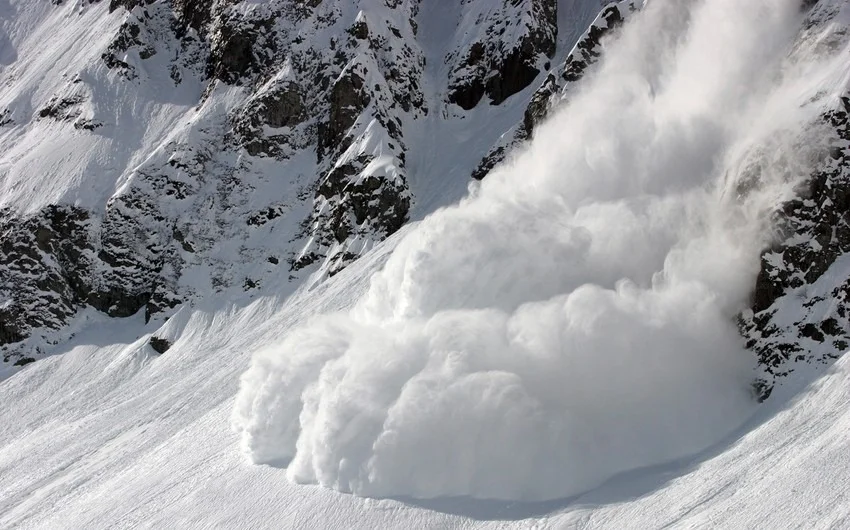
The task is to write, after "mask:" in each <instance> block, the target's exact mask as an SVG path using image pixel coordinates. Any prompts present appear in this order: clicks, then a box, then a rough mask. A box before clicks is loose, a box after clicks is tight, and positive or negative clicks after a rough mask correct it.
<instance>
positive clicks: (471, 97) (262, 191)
mask: <svg viewBox="0 0 850 530" xmlns="http://www.w3.org/2000/svg"><path fill="white" fill-rule="evenodd" d="M585 3H587V4H588V6H589V7H588V8H586V9H585V12H586V13H594V12H595V11H597V10H598V6H599V3H598V2H597V1H596V0H592V1H590V0H588V2H585ZM558 7H559V6H558V3H557V2H556V1H555V0H475V1H470V0H466V1H464V2H462V3H461V4H460V5H459V6H457V8H456V9H455V8H452V9H441V10H435V9H434V7H433V6H429V5H422V4H421V2H420V0H360V1H354V2H352V1H350V0H324V1H320V0H309V1H304V0H276V1H272V2H264V3H254V2H239V1H231V0H209V1H204V2H186V1H182V0H172V1H166V2H147V1H144V0H111V1H110V2H108V3H98V2H95V3H92V4H88V3H86V4H81V5H80V6H70V5H64V4H62V3H57V4H55V5H52V6H51V7H50V8H49V9H48V8H44V6H42V8H41V10H33V11H32V13H29V15H27V16H25V15H23V11H19V12H18V14H17V16H18V17H19V18H21V19H24V20H21V21H19V22H20V24H21V25H27V24H28V25H29V27H30V29H31V28H32V27H40V26H44V29H45V31H46V32H47V31H54V32H55V31H57V30H58V31H60V32H61V33H62V34H65V33H67V34H68V35H69V39H73V38H78V39H79V40H78V41H77V42H75V43H74V44H76V45H78V46H82V47H83V49H84V52H80V53H70V54H69V55H66V56H63V57H61V58H60V59H59V60H58V61H56V62H55V63H52V64H51V67H49V68H48V67H44V65H42V64H41V61H42V59H44V58H45V57H47V56H49V55H50V54H51V53H53V52H52V51H51V50H50V49H49V48H48V47H44V46H42V47H40V46H37V45H33V44H32V43H31V42H29V41H27V40H26V39H23V38H21V39H17V40H16V39H15V38H13V37H14V27H13V31H11V32H10V38H9V40H10V43H11V45H12V47H13V48H14V49H15V53H16V55H17V57H16V58H15V60H13V61H10V62H8V64H4V65H3V67H2V68H3V69H2V70H0V75H2V76H3V78H4V81H6V83H7V85H9V86H10V87H11V89H10V90H9V92H8V93H7V94H6V95H5V97H4V98H3V99H2V100H0V110H2V124H3V125H2V127H3V129H0V134H2V136H0V142H2V143H3V145H5V146H7V147H8V149H7V153H9V154H7V156H6V158H5V164H6V166H5V167H11V171H9V172H7V176H6V181H7V182H8V183H9V186H13V187H15V186H17V188H16V189H18V190H24V191H23V192H21V193H20V194H18V195H17V196H16V195H15V194H12V195H11V196H8V197H4V199H3V205H4V209H3V210H2V212H3V213H2V223H1V224H0V229H2V233H3V245H2V249H0V271H2V273H3V274H2V276H0V283H1V284H2V300H0V348H2V354H3V358H4V360H6V361H8V362H14V361H16V360H18V359H20V358H22V357H32V356H36V357H37V355H38V354H39V352H40V350H41V349H42V348H43V347H44V346H46V345H49V344H50V343H51V342H56V341H59V340H64V339H66V338H67V337H68V336H69V334H70V333H71V331H70V330H71V329H73V322H74V320H75V318H77V315H78V314H79V311H80V309H82V308H85V307H91V308H94V309H96V310H98V311H101V312H104V313H106V314H108V315H110V316H116V317H123V316H128V315H132V314H135V313H137V312H139V311H143V312H144V315H145V318H146V319H164V318H167V317H168V316H169V315H170V314H171V313H172V312H173V311H174V310H175V309H176V308H178V307H179V306H180V305H181V304H192V303H193V302H194V301H196V300H199V299H200V298H203V297H206V296H208V295H209V294H210V293H218V294H220V295H221V294H225V293H226V295H227V296H228V297H230V298H233V297H239V296H250V292H251V291H252V290H253V289H255V288H256V287H257V286H259V285H261V284H262V283H264V282H266V281H281V279H283V281H284V282H286V281H289V282H292V283H293V285H295V284H297V283H299V282H300V281H301V280H302V279H303V278H306V277H308V276H310V275H312V277H313V278H314V281H316V280H320V279H321V278H322V277H326V276H328V275H333V274H335V273H337V272H338V271H339V270H341V269H342V268H343V267H345V266H346V265H347V264H349V263H350V262H351V261H352V260H355V259H357V257H358V256H360V255H361V254H362V253H363V252H365V251H367V250H368V249H370V248H371V246H372V245H373V244H374V243H375V242H378V241H381V240H382V239H384V238H386V237H387V236H389V235H390V234H392V233H393V232H395V231H396V230H398V229H399V228H400V227H401V226H402V225H404V224H405V223H406V222H407V221H408V220H410V219H411V212H412V210H413V209H414V207H415V204H416V200H417V197H416V193H415V190H414V189H413V188H412V187H411V183H410V181H409V172H410V169H409V165H410V163H411V160H410V159H409V158H410V156H411V153H412V152H414V151H417V150H416V149H411V147H412V145H411V144H412V143H413V142H416V143H417V146H421V145H425V144H432V147H431V148H430V149H427V150H426V149H421V148H419V149H418V152H417V153H414V154H416V160H415V161H414V163H416V164H418V166H419V168H420V171H419V173H420V174H421V173H423V171H422V170H421V168H422V167H427V166H428V165H429V164H430V163H431V161H430V160H429V159H430V158H431V156H433V155H432V153H435V152H440V151H443V149H435V148H434V146H436V145H439V144H440V143H452V142H453V140H452V139H450V138H429V137H428V136H429V132H430V131H432V130H434V127H433V125H432V124H433V123H435V122H436V121H438V120H446V119H449V120H454V122H455V123H456V124H459V125H458V126H457V127H455V130H457V129H460V128H461V127H462V121H463V120H466V119H467V113H470V112H473V111H474V108H475V107H476V106H477V105H479V104H480V105H490V106H493V107H500V108H502V109H504V110H505V111H506V112H507V113H508V114H511V113H512V114H513V115H514V116H519V114H520V113H521V112H522V109H523V108H524V107H525V105H526V100H527V99H528V97H529V94H530V93H531V92H532V91H533V90H534V89H536V86H537V85H538V84H539V81H540V79H542V78H543V77H544V76H545V75H546V73H547V70H549V69H550V68H551V65H550V58H551V57H552V56H553V55H554V54H555V52H556V48H557V47H558V46H562V47H563V46H566V45H568V46H572V44H573V43H568V44H566V45H565V44H564V43H559V42H558V40H557V35H558V30H559V28H558ZM437 11H439V12H437ZM27 17H28V18H27ZM587 22H589V19H588V20H587V21H586V22H581V21H579V23H580V24H582V25H584V24H586V23H587ZM69 24H70V26H69ZM423 25H424V26H426V27H428V29H429V31H431V30H433V28H434V27H436V26H439V27H440V28H442V31H445V32H446V35H450V36H451V37H450V38H449V39H447V41H446V42H438V41H437V40H436V39H434V38H433V36H432V35H423V34H422V33H421V26H423ZM571 31H572V32H575V30H571ZM83 36H85V38H82V37H83ZM429 63H430V64H429ZM39 66H41V67H42V68H43V70H42V71H40V72H36V73H35V74H34V75H29V79H27V75H26V74H29V73H30V72H28V71H27V70H28V68H30V67H32V68H33V69H34V68H36V67H39ZM59 71H61V73H59ZM37 76H40V78H41V79H37V78H36V77H37ZM36 81H41V82H42V85H41V86H40V87H39V89H37V90H36V89H35V88H34V85H35V83H36ZM523 91H525V93H522V92H523ZM484 96H487V98H486V100H487V101H486V102H485V101H482V99H483V98H484ZM24 97H26V99H27V104H26V105H25V104H23V103H22V99H23V98H24ZM513 119H515V118H510V120H513ZM157 121H159V123H157ZM154 129H156V130H154ZM45 131H48V132H45ZM500 133H501V131H499V130H496V129H494V131H493V132H492V133H491V134H490V138H489V140H487V139H485V140H484V141H485V142H486V143H489V144H492V143H493V142H495V141H496V140H497V138H498V135H499V134H500ZM36 143H40V144H41V145H42V147H41V148H42V149H47V146H46V145H44V144H49V145H51V146H52V147H51V148H52V149H53V152H57V151H62V150H66V151H69V152H70V151H75V152H76V154H75V155H73V158H74V160H72V161H70V162H69V161H68V160H65V161H56V162H55V163H54V164H52V165H49V164H42V163H38V162H37V161H34V160H32V159H31V158H30V159H28V157H27V155H26V154H25V153H23V151H25V150H26V149H27V145H28V144H31V145H32V144H36ZM479 143H480V142H479ZM457 149H458V150H461V149H464V146H462V145H460V146H458V147H457ZM98 150H100V151H102V152H103V151H106V152H108V154H107V155H105V157H99V155H98V152H97V151H98ZM87 151H88V152H87ZM468 151H469V152H470V153H471V154H470V155H469V159H470V161H472V160H473V159H475V158H479V157H480V156H481V154H482V153H481V151H480V147H476V148H475V149H470V150H468ZM476 151H477V152H476ZM115 152H118V153H119V154H118V155H115V154H114V153H115ZM122 152H123V153H124V154H125V155H128V156H123V157H121V156H120V154H121V153H122ZM34 156H35V155H32V157H33V158H34ZM42 158H43V157H42ZM99 158H105V159H106V161H105V162H103V161H101V160H99ZM93 166H95V167H96V170H97V172H98V173H99V179H95V178H93V177H92V176H90V175H89V174H88V173H89V172H90V171H91V170H92V169H93ZM104 166H106V167H104ZM472 169H473V166H472V163H471V162H470V163H469V164H467V165H466V166H465V167H464V166H463V165H462V164H461V166H460V167H458V168H457V169H456V173H457V180H458V182H459V186H458V187H459V189H462V187H463V186H465V184H464V183H463V181H464V180H466V179H467V178H468V176H469V173H470V172H471V170H472ZM33 170H35V171H37V172H39V173H41V175H37V178H38V179H40V180H42V181H43V183H42V184H43V185H42V186H39V184H38V183H37V182H36V183H35V185H33V181H31V180H30V181H27V178H26V176H25V175H24V173H26V172H30V171H33ZM74 172H77V173H78V177H77V179H78V181H80V182H83V181H85V185H83V186H77V187H74V186H68V187H67V188H65V189H59V190H53V191H52V192H50V193H41V192H42V191H43V188H47V187H48V186H50V184H51V183H52V182H59V181H60V180H64V179H65V178H66V176H64V175H63V173H66V174H69V173H74ZM70 180H73V179H70ZM96 180H99V181H100V184H101V185H99V186H98V185H95V186H94V188H95V189H93V190H85V189H84V188H85V187H86V186H89V182H88V181H96ZM423 186H424V187H427V182H426V183H425V184H424V185H423V184H420V187H423ZM40 188H42V189H40ZM89 192H90V193H89ZM81 197H82V199H81Z"/></svg>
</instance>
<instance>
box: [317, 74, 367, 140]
mask: <svg viewBox="0 0 850 530" xmlns="http://www.w3.org/2000/svg"><path fill="white" fill-rule="evenodd" d="M369 99H370V98H369V95H368V94H367V93H366V92H365V91H364V90H363V78H362V77H360V76H359V75H358V74H357V73H356V72H352V71H349V72H346V74H345V75H343V76H342V77H340V78H339V79H338V80H337V81H336V83H334V85H333V87H332V89H331V94H330V116H329V118H328V121H327V122H326V123H324V124H322V125H320V126H319V149H320V151H319V153H320V156H321V154H322V153H326V152H328V151H330V150H331V149H334V148H337V146H339V144H340V142H341V141H342V139H343V137H344V136H345V133H346V132H347V131H348V129H350V128H351V126H353V125H354V122H355V121H356V120H357V117H358V116H359V115H360V113H361V112H363V109H364V108H365V107H366V105H368V104H369Z"/></svg>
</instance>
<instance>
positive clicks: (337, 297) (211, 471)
mask: <svg viewBox="0 0 850 530" xmlns="http://www.w3.org/2000/svg"><path fill="white" fill-rule="evenodd" d="M730 13H735V16H730ZM801 17H802V15H801V14H800V12H799V1H797V0H746V1H742V0H713V1H708V2H703V1H694V0H670V1H659V0H653V1H650V2H648V3H647V5H646V7H645V8H644V10H643V11H642V12H640V13H639V14H637V15H635V16H634V17H633V18H632V19H630V22H629V23H628V24H627V25H626V26H625V27H624V28H623V30H622V32H621V34H620V35H619V37H618V38H617V39H616V40H615V41H612V42H610V43H608V44H607V46H608V49H607V50H606V55H605V59H604V60H603V61H602V62H601V63H600V64H599V66H598V68H597V69H596V70H595V71H594V72H593V73H592V74H591V75H590V76H589V78H588V79H587V80H586V81H585V82H584V83H583V85H582V86H581V88H580V89H579V90H578V91H577V93H576V94H573V95H572V96H571V100H570V101H569V102H568V103H567V104H565V105H564V106H563V107H562V108H560V109H559V110H558V111H557V112H556V113H555V115H554V116H553V117H552V118H551V119H550V120H549V121H548V122H547V123H546V124H544V125H542V126H540V127H539V128H538V129H537V132H536V136H535V138H534V139H533V141H532V142H531V143H530V144H529V145H528V146H527V147H526V148H525V149H524V150H523V151H522V152H520V153H517V154H516V155H515V156H514V157H513V158H512V159H511V160H510V161H509V162H508V163H506V164H505V165H503V166H502V167H500V168H498V169H497V170H496V171H494V172H493V173H492V174H491V175H489V176H488V177H487V178H486V179H485V180H484V181H483V182H482V183H481V184H476V185H474V186H471V188H470V191H469V195H468V197H466V198H464V199H463V200H462V201H461V202H460V203H459V204H456V205H453V206H449V207H446V208H443V209H440V210H437V211H435V212H433V213H431V214H430V215H428V216H425V217H424V219H423V220H421V221H419V222H416V223H413V224H410V225H408V226H406V227H404V228H403V229H402V230H401V231H400V232H398V233H396V234H395V235H394V236H392V237H391V238H390V239H388V240H387V241H385V242H383V243H382V244H380V245H378V246H376V248H374V249H373V250H372V251H371V252H370V253H368V254H367V255H366V256H365V257H363V258H361V259H359V260H357V261H356V262H354V264H353V265H351V266H349V267H348V268H346V269H345V270H343V271H342V272H341V273H339V274H337V275H335V276H333V277H332V278H329V279H327V280H326V281H323V282H305V283H304V284H303V285H302V286H301V287H300V288H299V289H298V290H297V291H295V292H294V293H292V294H288V293H287V294H286V295H284V294H281V292H280V289H278V288H277V287H278V286H275V285H274V284H272V283H271V282H269V283H267V284H265V285H263V286H262V287H261V291H260V292H262V293H263V296H260V297H259V298H257V299H255V300H253V301H250V300H248V299H247V298H246V299H244V300H243V301H240V302H232V301H223V300H220V299H212V298H211V299H208V300H205V301H203V302H200V303H198V304H197V305H195V306H194V307H189V306H185V307H183V308H182V309H181V310H180V311H179V312H178V313H177V314H176V315H174V316H173V317H171V318H170V319H169V320H168V321H167V322H166V323H165V324H164V325H162V327H160V328H158V329H156V326H159V324H156V325H145V324H144V322H143V318H142V315H137V316H135V317H131V318H128V319H110V318H106V317H103V316H102V315H99V314H97V313H96V312H94V311H92V312H91V313H87V314H85V315H83V316H82V317H81V318H80V321H79V322H78V323H76V324H75V325H76V326H77V329H76V333H75V335H74V337H73V339H71V340H70V341H69V342H67V343H64V344H61V345H59V346H57V347H56V348H55V350H54V351H53V352H52V353H55V354H56V355H52V356H49V357H47V358H46V359H43V360H39V361H37V362H35V363H32V364H29V365H27V366H25V367H23V368H21V369H18V368H8V369H4V370H6V371H5V372H0V403H3V407H2V408H0V528H16V529H17V528H22V529H23V528H32V529H89V528H95V529H103V528H246V529H255V528H275V529H277V528H299V529H300V528H310V529H312V528H315V529H326V528H328V529H354V528H362V529H378V528H416V529H419V528H435V529H436V528H441V529H442V528H458V529H461V528H462V529H473V528H613V529H625V528H628V529H631V528H637V529H655V528H659V529H660V528H670V527H673V528H765V529H775V528H839V529H840V528H850V435H849V434H850V358H848V357H847V356H845V357H843V358H841V359H839V360H838V361H837V362H836V364H835V365H834V366H832V367H831V368H830V369H829V370H828V371H827V372H825V373H824V372H823V371H818V369H817V368H815V367H812V368H811V370H810V371H805V370H800V371H798V372H796V373H795V374H794V375H793V377H791V378H789V379H788V380H787V381H786V382H785V384H784V385H782V386H781V387H778V388H777V389H776V390H775V391H774V393H773V395H772V396H771V398H770V399H769V400H768V401H767V402H766V403H764V404H761V405H759V404H757V403H756V401H755V399H754V397H753V394H752V390H751V384H752V381H753V379H754V377H755V374H756V367H755V362H754V359H753V355H752V353H751V352H748V351H746V350H745V349H744V345H743V343H742V339H741V338H740V336H739V333H738V330H737V329H736V326H735V316H736V315H737V314H738V313H739V312H740V311H742V310H743V309H745V308H746V307H747V306H748V303H749V295H750V290H751V288H752V285H753V283H754V280H755V276H756V274H757V273H758V269H759V255H760V252H761V249H762V248H764V247H765V246H766V245H767V244H768V243H769V241H770V238H771V235H772V230H773V228H774V227H772V226H771V219H772V213H773V212H774V211H775V209H776V208H777V207H778V206H779V205H780V204H782V202H783V201H784V200H785V199H787V198H788V197H790V196H791V194H792V192H793V190H794V187H795V186H797V185H798V184H799V183H800V182H801V179H803V178H804V177H805V176H806V175H807V173H808V170H809V168H810V162H811V161H812V160H815V159H817V158H818V157H820V156H823V154H824V152H825V150H826V149H827V142H828V141H829V140H830V139H829V138H828V137H827V135H826V134H825V133H824V131H823V130H822V128H821V127H820V126H818V123H819V116H820V114H821V113H822V112H823V111H824V110H825V109H826V108H830V107H831V106H833V105H834V103H835V101H836V99H837V98H838V96H839V95H840V94H841V93H843V92H844V89H845V87H846V85H847V81H848V67H847V66H846V63H847V60H846V57H847V52H848V50H847V49H831V48H829V47H824V46H819V43H820V42H821V40H820V39H821V37H822V36H823V35H819V34H811V33H810V32H806V31H805V30H804V29H803V28H801ZM829 29H830V28H826V29H825V30H824V31H829ZM163 123H165V122H163ZM439 189H440V183H433V184H431V190H430V191H429V193H430V194H431V195H432V196H436V195H437V194H438V190H439ZM447 189H453V188H451V187H448V188H447ZM436 202H439V201H435V203H436ZM841 263H844V262H841ZM843 272H844V271H842V273H843ZM153 334H155V335H156V336H157V337H161V338H165V339H168V340H169V341H171V342H173V346H172V347H171V348H170V349H169V350H168V351H167V352H165V353H164V354H162V355H159V354H157V353H156V352H154V350H153V349H152V348H151V347H150V345H149V343H148V340H149V338H150V337H151V335H153Z"/></svg>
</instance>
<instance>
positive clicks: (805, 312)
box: [740, 98, 850, 397]
mask: <svg viewBox="0 0 850 530" xmlns="http://www.w3.org/2000/svg"><path fill="white" fill-rule="evenodd" d="M842 107H843V108H841V109H839V110H835V111H832V112H829V113H827V114H826V115H825V116H824V120H825V121H826V122H827V123H828V124H829V125H830V126H831V127H832V128H833V130H834V131H835V132H836V140H835V143H834V145H833V148H832V149H831V152H830V153H829V156H825V157H824V160H823V162H822V164H821V168H820V169H818V170H817V171H815V172H814V174H813V175H812V177H811V178H810V179H809V181H808V182H807V184H806V186H805V188H804V189H802V190H801V191H800V196H799V198H797V199H794V200H792V201H789V202H788V203H787V204H785V206H784V207H783V209H782V211H781V212H780V213H779V215H780V217H781V224H780V232H781V233H782V234H785V235H784V237H783V238H782V239H780V240H779V241H778V242H777V243H776V244H775V245H774V246H773V247H772V248H770V249H768V250H767V251H766V252H765V253H764V254H763V256H762V260H761V270H760V271H759V275H758V279H757V280H756V286H755V290H754V294H753V301H752V310H751V311H750V312H748V313H747V314H745V315H744V317H743V318H742V319H741V321H740V328H741V331H742V334H743V335H744V337H745V338H746V339H747V346H748V347H749V348H751V349H753V350H754V351H755V353H756V355H757V356H758V359H759V364H760V365H761V366H762V367H763V369H764V372H765V375H764V377H763V380H762V384H761V387H762V389H763V390H765V391H769V389H771V388H772V387H773V385H774V384H775V381H776V380H777V379H778V378H781V377H783V376H785V375H787V374H788V373H790V372H791V371H793V370H794V365H795V364H797V363H801V362H804V363H828V362H831V360H832V359H834V358H836V357H838V355H840V354H841V353H843V351H844V350H845V349H846V348H847V345H848V344H850V305H848V304H850V296H848V295H850V280H846V279H844V278H842V277H841V276H838V277H837V278H836V280H835V281H836V282H837V283H834V285H833V284H832V283H830V284H827V285H828V286H827V287H826V288H823V287H821V288H820V289H817V290H816V289H812V288H811V286H812V285H814V284H815V283H816V282H817V281H818V280H819V279H820V278H821V277H822V276H823V275H824V274H825V273H826V272H827V271H828V270H829V269H830V267H832V266H833V265H834V264H836V261H837V260H838V258H839V257H841V256H843V255H846V254H847V253H848V252H850V120H848V111H850V99H848V98H843V99H842ZM783 304H792V305H793V306H795V307H796V306H799V309H798V310H796V311H795V312H796V313H797V314H798V316H797V317H796V318H795V319H794V321H793V322H789V321H788V320H787V319H782V318H781V317H780V316H779V314H778V313H779V308H780V307H781V306H782V305H783ZM762 397H766V396H762Z"/></svg>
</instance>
